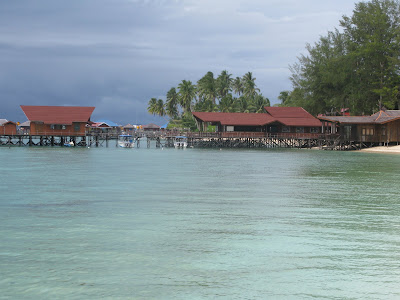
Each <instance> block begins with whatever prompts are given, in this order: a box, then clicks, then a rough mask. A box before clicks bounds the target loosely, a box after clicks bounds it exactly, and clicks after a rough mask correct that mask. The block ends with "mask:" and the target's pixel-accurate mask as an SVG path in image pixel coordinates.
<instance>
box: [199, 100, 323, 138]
mask: <svg viewBox="0 0 400 300" xmlns="http://www.w3.org/2000/svg"><path fill="white" fill-rule="evenodd" d="M193 116H194V118H195V120H196V123H197V127H198V128H199V130H200V131H206V129H207V126H208V125H215V126H216V129H217V131H218V132H220V133H221V134H222V136H227V137H228V136H234V135H235V134H236V133H240V132H251V133H255V134H256V135H257V133H258V135H259V136H264V135H266V134H271V135H279V136H287V137H290V136H303V137H313V136H318V134H319V133H320V132H321V121H320V120H318V119H317V118H315V117H313V116H312V115H311V114H309V113H308V112H307V111H306V110H304V109H303V108H301V107H265V112H264V113H221V112H193ZM253 135H254V134H253Z"/></svg>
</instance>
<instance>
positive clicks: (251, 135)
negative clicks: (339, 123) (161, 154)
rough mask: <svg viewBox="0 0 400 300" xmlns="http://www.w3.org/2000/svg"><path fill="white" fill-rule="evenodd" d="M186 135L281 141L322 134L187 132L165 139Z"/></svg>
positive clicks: (190, 136)
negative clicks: (274, 139)
mask: <svg viewBox="0 0 400 300" xmlns="http://www.w3.org/2000/svg"><path fill="white" fill-rule="evenodd" d="M177 135H184V136H186V137H188V138H277V139H279V138H281V139H290V138H292V139H318V138H320V137H321V134H320V133H289V132H288V133H268V132H244V131H243V132H239V131H236V132H187V133H179V134H177V133H165V135H164V136H165V137H174V136H177Z"/></svg>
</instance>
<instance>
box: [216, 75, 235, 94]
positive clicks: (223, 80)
mask: <svg viewBox="0 0 400 300" xmlns="http://www.w3.org/2000/svg"><path fill="white" fill-rule="evenodd" d="M231 76H232V74H229V73H228V71H226V70H223V71H222V72H221V74H220V75H219V76H218V78H217V80H216V86H217V92H218V96H219V97H220V98H221V99H222V98H224V97H225V96H226V95H228V93H229V92H230V91H231V90H232V78H231Z"/></svg>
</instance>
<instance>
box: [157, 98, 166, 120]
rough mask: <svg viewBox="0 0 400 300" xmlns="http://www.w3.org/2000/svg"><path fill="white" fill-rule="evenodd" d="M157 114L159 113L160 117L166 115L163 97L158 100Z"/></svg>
mask: <svg viewBox="0 0 400 300" xmlns="http://www.w3.org/2000/svg"><path fill="white" fill-rule="evenodd" d="M156 114H157V115H159V116H160V117H163V116H165V108H164V101H163V100H162V99H158V100H157V105H156Z"/></svg>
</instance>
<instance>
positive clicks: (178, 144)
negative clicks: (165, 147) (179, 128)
mask: <svg viewBox="0 0 400 300" xmlns="http://www.w3.org/2000/svg"><path fill="white" fill-rule="evenodd" d="M174 147H175V148H179V149H184V148H186V147H187V137H186V136H176V137H175V141H174Z"/></svg>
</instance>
